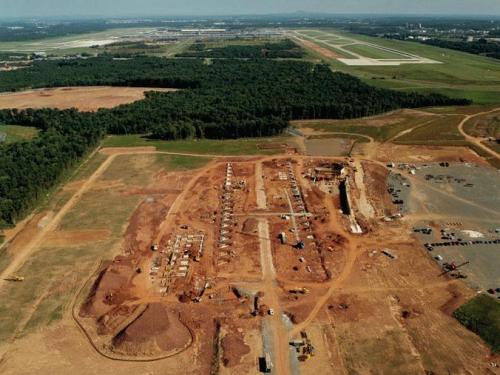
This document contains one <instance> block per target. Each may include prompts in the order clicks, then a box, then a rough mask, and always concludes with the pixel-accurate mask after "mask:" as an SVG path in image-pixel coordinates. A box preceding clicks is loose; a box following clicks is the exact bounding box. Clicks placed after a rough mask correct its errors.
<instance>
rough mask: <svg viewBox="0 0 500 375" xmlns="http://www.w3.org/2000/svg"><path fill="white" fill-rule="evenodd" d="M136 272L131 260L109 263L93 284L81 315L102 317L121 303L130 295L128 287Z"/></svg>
mask: <svg viewBox="0 0 500 375" xmlns="http://www.w3.org/2000/svg"><path fill="white" fill-rule="evenodd" d="M135 274H136V273H135V268H134V266H133V264H132V262H131V261H130V260H121V261H120V262H116V261H115V262H110V263H107V264H106V266H105V267H104V268H103V269H102V270H101V271H100V273H99V276H98V277H97V279H96V280H95V282H94V284H93V285H92V288H91V290H90V292H89V294H88V297H87V299H86V301H85V302H84V304H83V305H82V308H81V311H80V316H87V317H89V316H93V317H95V318H100V317H101V316H102V315H104V314H106V313H108V312H109V311H110V310H112V309H113V306H117V305H119V304H121V303H122V302H123V301H124V300H126V299H127V297H128V293H127V287H128V286H129V283H130V281H131V279H132V277H133V276H135Z"/></svg>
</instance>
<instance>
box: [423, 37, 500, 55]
mask: <svg viewBox="0 0 500 375" xmlns="http://www.w3.org/2000/svg"><path fill="white" fill-rule="evenodd" d="M422 43H424V44H430V45H431V46H436V47H441V48H449V49H453V50H456V51H462V52H468V53H472V54H474V55H483V56H486V57H492V58H494V59H500V43H497V42H488V41H487V40H486V39H479V40H477V41H473V42H465V41H460V40H446V39H428V40H426V41H423V42H422Z"/></svg>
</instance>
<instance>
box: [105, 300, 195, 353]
mask: <svg viewBox="0 0 500 375" xmlns="http://www.w3.org/2000/svg"><path fill="white" fill-rule="evenodd" d="M190 342H191V333H190V332H189V330H188V329H187V327H186V326H185V325H184V324H182V323H181V321H180V320H179V319H178V318H177V316H176V314H174V313H173V312H171V311H169V310H168V309H167V307H166V306H165V305H163V304H161V303H150V304H148V306H147V308H146V309H145V311H144V312H143V313H142V314H141V315H140V316H139V317H138V318H137V319H136V320H134V321H133V322H132V323H131V324H130V325H128V326H127V327H126V328H125V329H124V330H122V331H121V332H120V333H118V334H117V335H116V336H115V337H114V338H113V347H114V350H116V351H118V352H123V353H125V354H127V355H143V354H147V355H150V354H161V352H164V353H168V352H171V351H173V350H180V349H182V348H184V347H186V346H187V345H189V343H190Z"/></svg>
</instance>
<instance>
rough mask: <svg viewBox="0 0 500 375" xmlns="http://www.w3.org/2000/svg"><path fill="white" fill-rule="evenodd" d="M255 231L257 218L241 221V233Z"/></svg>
mask: <svg viewBox="0 0 500 375" xmlns="http://www.w3.org/2000/svg"><path fill="white" fill-rule="evenodd" d="M256 231H257V219H254V218H250V219H247V220H245V222H244V223H243V233H255V232H256Z"/></svg>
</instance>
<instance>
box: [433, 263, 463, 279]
mask: <svg viewBox="0 0 500 375" xmlns="http://www.w3.org/2000/svg"><path fill="white" fill-rule="evenodd" d="M469 263H470V262H469V261H466V262H463V263H461V264H459V265H457V264H455V262H451V263H448V262H446V263H443V273H442V274H441V275H440V276H443V275H446V274H447V273H450V272H452V271H456V270H458V269H459V268H461V267H463V266H465V265H467V264H469ZM457 274H460V273H458V272H457ZM459 278H463V277H459Z"/></svg>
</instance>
